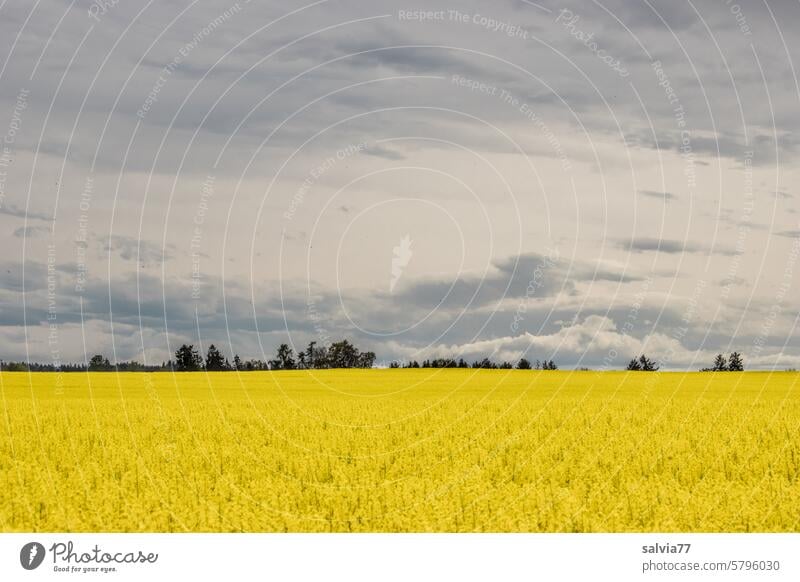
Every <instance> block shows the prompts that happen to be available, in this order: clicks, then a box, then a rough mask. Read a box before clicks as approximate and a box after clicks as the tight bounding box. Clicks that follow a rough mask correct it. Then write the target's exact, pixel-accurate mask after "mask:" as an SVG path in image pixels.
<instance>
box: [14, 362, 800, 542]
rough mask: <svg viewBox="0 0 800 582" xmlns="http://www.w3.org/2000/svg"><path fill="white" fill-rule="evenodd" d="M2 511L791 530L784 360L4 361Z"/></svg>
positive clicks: (791, 389)
mask: <svg viewBox="0 0 800 582" xmlns="http://www.w3.org/2000/svg"><path fill="white" fill-rule="evenodd" d="M0 395H1V396H2V399H0V413H1V416H2V418H0V424H2V428H0V528H2V531H6V532H8V531H76V532H79V531H126V532H140V531H170V532H172V531H176V532H183V531H190V532H199V531H215V532H216V531H220V532H229V531H248V532H261V531H271V532H272V531H275V532H283V531H290V532H312V531H337V532H350V531H354V532H355V531H362V532H363V531H425V532H428V531H435V532H440V531H510V532H609V531H626V532H627V531H703V532H707V531H708V532H716V531H785V532H788V531H797V530H798V528H800V436H799V435H800V374H797V373H789V372H782V373H761V372H746V373H667V372H659V373H636V372H634V373H625V372H603V373H596V372H566V371H523V370H512V371H506V370H452V369H441V370H431V369H415V370H408V369H401V370H324V371H285V372H250V373H236V372H219V373H202V372H198V373H179V374H172V373H168V372H164V373H119V374H117V373H111V372H109V373H88V374H87V373H72V374H60V375H59V374H54V373H53V374H51V373H34V374H28V373H8V372H5V373H2V374H0Z"/></svg>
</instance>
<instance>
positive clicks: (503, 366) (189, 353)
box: [0, 340, 744, 372]
mask: <svg viewBox="0 0 800 582" xmlns="http://www.w3.org/2000/svg"><path fill="white" fill-rule="evenodd" d="M375 360H376V357H375V352H371V351H365V352H363V351H360V350H359V349H358V348H357V347H356V346H355V345H353V344H352V343H351V342H349V341H348V340H341V341H338V342H333V343H331V344H330V345H328V346H325V345H319V344H318V343H317V342H313V341H312V342H310V343H309V344H308V346H307V347H306V348H305V349H304V350H299V351H296V352H295V350H294V349H293V348H292V347H290V346H289V345H288V344H285V343H283V344H280V345H279V346H278V349H277V350H276V352H275V357H274V358H272V359H270V360H258V359H249V360H242V359H241V358H240V357H239V355H238V354H234V356H233V360H228V358H227V357H226V356H225V355H224V354H223V353H222V352H221V351H220V350H219V349H218V348H217V347H216V346H215V345H214V344H211V345H210V346H208V349H207V350H206V354H205V356H203V355H201V354H200V352H199V350H197V349H196V348H195V347H194V345H192V344H183V345H181V347H179V348H178V349H177V350H176V351H175V359H174V360H169V361H166V362H161V364H156V365H152V364H149V365H145V364H141V363H140V362H137V361H135V360H133V361H125V362H118V363H116V364H112V363H111V362H110V361H109V360H108V358H106V357H105V356H103V355H102V354H95V355H94V356H92V357H91V359H90V360H89V361H88V362H87V363H86V364H71V363H60V364H57V363H48V364H42V363H37V362H4V361H2V360H0V370H4V371H6V372H86V371H90V372H111V371H117V372H162V371H178V372H191V371H201V370H206V371H209V372H216V371H220V372H221V371H234V370H236V371H243V372H249V371H258V370H325V369H336V368H372V367H374V366H375ZM389 367H390V368H475V369H487V370H511V369H517V370H558V366H557V365H556V363H555V361H553V360H547V359H546V360H541V361H540V360H535V361H534V362H531V361H530V360H528V359H526V358H520V359H519V360H517V362H516V363H512V362H508V361H503V362H499V363H498V362H495V361H493V360H491V359H489V358H483V359H481V360H475V361H473V362H472V363H469V362H467V361H466V360H465V359H464V358H458V359H456V358H434V359H426V360H423V361H422V362H419V361H417V360H409V361H399V360H394V361H392V362H390V364H389ZM586 369H587V368H581V370H586ZM659 369H660V366H659V365H658V363H657V362H656V361H655V360H652V359H650V358H649V357H647V355H645V354H642V355H640V356H638V357H635V358H633V359H631V360H630V361H629V362H628V365H627V367H626V370H628V371H632V372H656V371H658V370H659ZM700 371H701V372H743V371H744V359H743V357H742V354H740V353H739V352H732V353H731V354H729V355H728V357H725V355H724V354H717V356H716V357H715V358H714V362H713V364H712V365H711V367H707V368H700Z"/></svg>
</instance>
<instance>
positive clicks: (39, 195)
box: [0, 0, 800, 369]
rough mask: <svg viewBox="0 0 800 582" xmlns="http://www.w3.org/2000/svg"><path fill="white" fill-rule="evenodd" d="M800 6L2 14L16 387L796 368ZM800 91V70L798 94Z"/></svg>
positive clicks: (53, 5) (118, 4) (6, 312)
mask: <svg viewBox="0 0 800 582" xmlns="http://www.w3.org/2000/svg"><path fill="white" fill-rule="evenodd" d="M799 25H800V4H798V2H797V1H795V0H792V1H789V0H770V1H762V2H753V3H750V2H748V3H744V2H742V3H741V4H735V3H733V2H729V1H726V0H713V1H712V0H701V1H695V2H692V1H688V0H687V1H684V0H677V1H675V0H671V1H667V0H657V1H656V0H633V1H629V0H626V1H624V2H623V1H622V0H608V1H605V2H591V3H588V2H576V1H574V0H568V1H565V2H555V1H551V0H541V1H540V2H530V1H527V0H507V1H497V2H480V3H479V2H457V3H441V2H436V1H434V2H417V3H406V2H404V1H399V2H380V1H378V2H370V3H365V2H354V1H334V0H330V1H325V0H320V1H317V2H309V3H295V2H292V3H288V2H274V1H273V2H258V3H256V2H252V3H250V2H247V1H245V0H240V1H239V2H234V3H230V2H226V1H218V2H208V1H194V2H189V1H185V0H168V1H167V0H163V1H160V2H152V1H151V2H147V3H144V2H128V1H126V0H115V1H113V2H110V1H106V2H100V1H99V0H98V1H97V2H95V3H92V2H89V1H88V0H72V1H67V0H37V1H36V2H31V1H29V0H24V1H23V0H6V1H3V2H2V3H0V47H2V48H0V108H1V110H2V116H0V139H2V148H3V149H2V150H0V241H2V249H3V252H2V256H0V262H1V263H2V264H0V268H2V271H0V272H1V273H2V277H0V359H5V360H10V359H32V360H39V361H45V362H48V361H58V360H65V361H84V359H85V358H87V357H90V356H91V355H92V354H94V353H98V352H100V353H104V354H106V355H107V356H108V357H109V358H111V359H112V360H114V359H117V360H121V359H137V360H139V361H145V362H148V363H160V362H161V360H163V359H166V358H167V357H169V354H170V353H172V352H174V350H175V348H176V347H177V346H178V345H180V344H181V343H183V342H189V343H194V344H195V345H200V346H202V347H207V345H208V344H209V343H212V342H213V343H216V344H217V345H218V346H220V347H221V348H222V349H223V351H224V352H225V353H226V354H228V355H230V354H231V353H233V352H237V353H239V354H240V355H241V356H242V357H243V358H248V357H258V358H263V357H265V355H267V356H268V355H271V354H272V352H273V351H274V349H275V347H276V345H277V344H278V343H280V342H284V341H288V342H291V343H292V344H294V345H295V346H299V347H302V346H304V345H305V344H306V343H308V342H309V341H318V342H323V343H324V342H328V341H331V340H335V339H338V338H342V337H345V338H349V339H351V340H352V341H354V342H355V343H356V344H357V345H359V346H360V347H362V348H365V349H372V350H374V351H375V352H376V353H377V355H378V358H379V360H380V361H382V362H386V361H388V360H390V359H393V358H398V359H405V358H416V359H421V358H424V357H428V356H436V355H441V356H447V355H455V356H463V357H465V358H467V359H474V358H477V357H483V356H490V357H493V358H494V359H497V360H500V359H509V360H513V359H516V358H519V357H520V356H521V355H523V354H524V355H526V357H528V358H529V359H537V358H539V359H544V358H547V359H551V358H552V359H554V360H556V362H557V363H559V364H560V365H561V366H562V367H566V368H571V367H578V366H587V367H595V368H597V367H611V368H619V367H623V366H624V365H625V363H626V361H627V359H628V358H630V357H631V356H633V355H635V354H637V353H640V352H641V351H645V352H647V353H648V354H649V355H651V356H652V357H654V358H656V359H658V360H659V361H660V362H661V363H662V365H663V366H664V367H665V368H670V369H695V368H697V367H700V366H704V365H708V364H709V363H710V361H711V358H712V357H713V354H714V353H716V352H719V351H724V352H728V351H732V350H738V351H741V352H742V353H743V354H744V357H745V363H746V365H748V367H751V368H755V367H761V368H772V367H776V368H778V369H783V368H787V367H797V366H800V334H799V333H798V327H797V324H798V308H799V307H800V300H798V297H800V295H799V294H798V285H799V284H800V264H798V259H800V213H798V209H800V188H798V177H799V176H798V174H799V172H798V170H797V168H798V158H799V157H800V134H798V129H800V127H798V126H800V115H798V110H799V108H800V82H798V78H797V75H796V73H797V71H796V65H795V62H794V61H793V58H792V55H797V54H800V33H798V30H800V28H798V26H799ZM798 66H800V64H798Z"/></svg>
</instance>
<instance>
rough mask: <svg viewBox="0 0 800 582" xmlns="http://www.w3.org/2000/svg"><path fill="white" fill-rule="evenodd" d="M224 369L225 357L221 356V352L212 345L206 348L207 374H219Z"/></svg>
mask: <svg viewBox="0 0 800 582" xmlns="http://www.w3.org/2000/svg"><path fill="white" fill-rule="evenodd" d="M225 368H226V366H225V356H223V355H222V352H220V351H219V350H218V349H217V346H215V345H214V344H211V345H210V346H208V351H207V352H206V370H208V371H209V372H220V371H222V370H224V369H225Z"/></svg>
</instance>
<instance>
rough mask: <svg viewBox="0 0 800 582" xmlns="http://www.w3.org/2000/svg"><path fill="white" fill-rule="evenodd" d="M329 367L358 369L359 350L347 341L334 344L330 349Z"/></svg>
mask: <svg viewBox="0 0 800 582" xmlns="http://www.w3.org/2000/svg"><path fill="white" fill-rule="evenodd" d="M328 367H330V368H356V367H358V350H357V349H356V347H355V346H354V345H353V344H351V343H350V342H349V341H347V340H342V341H340V342H333V343H332V344H331V345H330V347H329V348H328Z"/></svg>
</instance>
